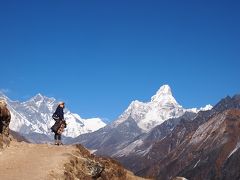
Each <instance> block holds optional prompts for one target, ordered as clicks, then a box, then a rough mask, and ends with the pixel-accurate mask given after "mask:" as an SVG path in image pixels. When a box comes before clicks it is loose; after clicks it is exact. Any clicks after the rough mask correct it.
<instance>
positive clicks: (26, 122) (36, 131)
mask: <svg viewBox="0 0 240 180" xmlns="http://www.w3.org/2000/svg"><path fill="white" fill-rule="evenodd" d="M0 98H3V99H5V100H6V101H7V103H8V108H9V110H10V111H11V114H12V120H11V123H10V129H12V130H13V131H16V132H19V133H21V134H22V135H24V136H25V137H26V138H28V139H29V140H30V141H32V142H47V141H49V140H50V139H51V138H52V132H51V130H50V127H51V126H52V125H53V124H54V120H53V119H52V117H51V116H52V114H53V112H54V111H55V109H56V106H57V103H58V102H57V101H56V99H54V98H48V97H45V96H42V95H41V94H37V95H36V96H34V97H33V98H31V99H30V100H28V101H26V102H18V101H12V100H10V99H9V98H8V97H6V96H5V95H3V94H0ZM65 119H66V121H67V124H68V128H67V129H66V130H65V132H64V135H65V136H66V137H71V138H74V137H77V136H79V135H80V134H84V133H89V132H94V131H96V130H98V129H100V128H102V127H104V126H105V125H106V124H105V123H104V122H103V121H102V120H101V119H99V118H92V119H82V118H81V117H80V116H79V115H77V114H74V113H71V112H70V111H69V110H68V109H66V112H65ZM39 137H41V138H40V139H39Z"/></svg>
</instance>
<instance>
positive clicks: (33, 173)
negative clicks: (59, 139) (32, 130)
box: [0, 142, 75, 180]
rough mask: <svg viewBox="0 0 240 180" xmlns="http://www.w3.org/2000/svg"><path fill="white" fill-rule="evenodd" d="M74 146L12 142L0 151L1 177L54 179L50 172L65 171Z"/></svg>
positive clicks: (25, 179) (11, 178)
mask: <svg viewBox="0 0 240 180" xmlns="http://www.w3.org/2000/svg"><path fill="white" fill-rule="evenodd" d="M74 149H75V148H74V147H73V146H59V147H58V146H54V145H47V144H42V145H39V144H38V145H36V144H27V143H17V142H13V143H11V146H10V147H9V148H7V149H5V150H4V151H2V152H0V179H5V180H8V179H9V180H15V179H16V180H21V179H24V180H27V179H33V180H34V179H52V178H51V177H50V176H49V174H51V172H52V171H54V172H59V173H61V172H63V168H64V166H63V165H64V164H65V163H66V162H67V161H68V157H69V156H70V155H71V153H72V152H73V151H74Z"/></svg>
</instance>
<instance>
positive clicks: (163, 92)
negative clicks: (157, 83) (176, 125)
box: [151, 85, 180, 106]
mask: <svg viewBox="0 0 240 180" xmlns="http://www.w3.org/2000/svg"><path fill="white" fill-rule="evenodd" d="M151 102H152V103H157V104H160V105H161V106H166V105H173V106H180V105H179V104H178V103H177V101H176V100H175V98H174V97H173V95H172V90H171V88H170V86H169V85H163V86H161V87H160V89H159V90H158V91H157V93H156V94H155V95H154V96H152V98H151Z"/></svg>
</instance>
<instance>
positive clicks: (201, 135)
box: [77, 95, 240, 180]
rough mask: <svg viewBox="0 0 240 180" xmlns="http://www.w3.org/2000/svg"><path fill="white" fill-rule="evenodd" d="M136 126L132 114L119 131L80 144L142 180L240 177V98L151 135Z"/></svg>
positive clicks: (235, 179) (87, 137) (161, 127)
mask: <svg viewBox="0 0 240 180" xmlns="http://www.w3.org/2000/svg"><path fill="white" fill-rule="evenodd" d="M134 122H135V121H134V120H133V119H132V117H131V116H130V117H129V119H128V120H127V121H126V122H124V123H123V124H122V125H121V126H120V127H117V128H113V127H111V126H107V127H105V128H103V129H100V130H99V131H96V132H94V133H90V134H87V135H84V136H80V137H78V138H77V142H81V143H83V144H84V145H86V146H87V147H88V148H90V149H93V150H97V151H96V153H97V154H101V155H105V156H111V157H113V158H115V159H117V160H118V161H120V162H121V163H122V164H123V165H124V166H125V167H126V168H128V169H130V170H131V171H133V172H134V173H135V174H137V175H139V176H143V177H150V178H154V179H160V180H171V179H173V178H174V177H176V176H183V177H185V178H187V179H190V180H202V179H205V180H208V179H209V180H210V179H211V180H212V179H216V180H218V179H219V180H225V179H226V180H227V179H231V180H239V179H240V159H239V154H240V95H235V96H233V97H229V96H228V97H226V98H224V99H222V100H221V101H220V102H219V103H217V104H216V105H215V106H214V107H213V109H212V110H209V111H200V112H199V113H198V114H194V113H189V112H188V113H185V114H184V115H183V116H182V117H179V118H175V119H169V120H167V121H165V122H164V123H162V124H161V125H158V126H156V127H155V128H153V129H152V130H151V131H149V132H147V133H142V132H141V131H140V130H139V129H138V128H137V125H136V124H135V123H134ZM108 132H111V133H108Z"/></svg>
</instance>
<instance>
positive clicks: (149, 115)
mask: <svg viewBox="0 0 240 180" xmlns="http://www.w3.org/2000/svg"><path fill="white" fill-rule="evenodd" d="M209 108H211V106H207V108H203V109H201V110H207V109H209ZM186 111H190V112H194V113H195V111H196V112H197V111H199V110H198V109H184V108H183V107H182V106H181V105H179V104H178V102H177V101H176V100H175V98H174V97H173V94H172V90H171V88H170V86H169V85H163V86H161V87H160V89H159V90H158V91H157V93H156V94H155V95H154V96H152V98H151V101H150V102H146V103H144V102H140V101H137V100H136V101H133V102H132V103H131V104H130V105H129V107H128V108H127V110H125V111H124V113H123V114H122V115H121V116H119V118H118V119H117V120H116V121H115V122H114V123H113V125H114V126H117V125H119V124H121V123H122V122H124V121H126V120H127V119H128V118H129V117H131V118H132V119H134V120H135V121H136V123H137V125H138V127H140V128H141V129H142V130H143V131H145V132H146V131H149V130H151V129H152V128H154V127H155V126H157V125H159V124H161V123H163V122H164V121H166V120H168V119H170V118H177V117H180V116H182V115H183V114H184V113H185V112H186Z"/></svg>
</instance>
